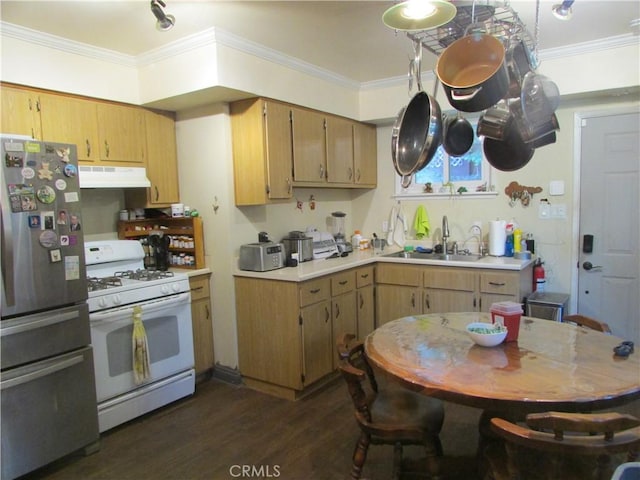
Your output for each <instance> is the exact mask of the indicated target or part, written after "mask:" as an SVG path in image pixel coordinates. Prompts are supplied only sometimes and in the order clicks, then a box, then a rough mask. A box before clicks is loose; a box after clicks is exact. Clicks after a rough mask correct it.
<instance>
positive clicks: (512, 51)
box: [506, 36, 532, 97]
mask: <svg viewBox="0 0 640 480" xmlns="http://www.w3.org/2000/svg"><path fill="white" fill-rule="evenodd" d="M531 58H532V55H531V52H530V51H529V47H527V44H526V43H525V42H524V41H523V40H522V39H521V38H519V37H517V36H514V37H512V38H511V39H510V40H509V48H507V56H506V61H507V71H508V73H509V92H508V96H509V97H520V93H521V92H522V81H523V80H524V76H525V75H526V74H527V73H529V72H530V71H531V62H530V59H531Z"/></svg>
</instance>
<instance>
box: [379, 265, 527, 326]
mask: <svg viewBox="0 0 640 480" xmlns="http://www.w3.org/2000/svg"><path fill="white" fill-rule="evenodd" d="M531 275H532V267H531V266H529V267H527V268H525V269H523V270H520V271H513V270H488V269H487V270H484V269H477V268H457V267H437V266H431V265H428V266H418V265H406V264H387V263H381V264H378V266H377V270H376V321H377V326H380V325H382V324H384V323H387V322H389V321H391V320H394V319H396V318H400V317H404V316H409V315H418V314H421V313H438V312H488V311H489V309H490V308H491V304H492V303H494V302H501V301H512V302H522V301H523V298H524V297H526V296H527V295H529V294H530V293H531Z"/></svg>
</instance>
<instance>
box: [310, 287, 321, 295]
mask: <svg viewBox="0 0 640 480" xmlns="http://www.w3.org/2000/svg"><path fill="white" fill-rule="evenodd" d="M319 291H320V289H319V288H314V289H313V290H309V293H313V294H314V295H315V294H316V293H318V292H319Z"/></svg>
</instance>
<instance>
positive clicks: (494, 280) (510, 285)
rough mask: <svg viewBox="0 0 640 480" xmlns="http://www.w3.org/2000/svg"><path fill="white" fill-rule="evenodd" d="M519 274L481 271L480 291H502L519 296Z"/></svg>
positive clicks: (502, 292)
mask: <svg viewBox="0 0 640 480" xmlns="http://www.w3.org/2000/svg"><path fill="white" fill-rule="evenodd" d="M519 277H520V276H519V274H516V275H511V274H509V273H507V272H495V273H484V272H483V273H481V274H480V291H481V292H483V293H501V294H505V295H515V296H516V297H517V296H518V288H519Z"/></svg>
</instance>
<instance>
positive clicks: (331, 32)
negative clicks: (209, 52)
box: [0, 0, 640, 82]
mask: <svg viewBox="0 0 640 480" xmlns="http://www.w3.org/2000/svg"><path fill="white" fill-rule="evenodd" d="M559 1H560V0H553V1H552V0H542V1H541V3H540V29H539V49H540V51H541V53H544V51H545V50H549V49H556V48H562V47H568V46H570V45H576V44H580V43H583V42H597V41H601V40H603V39H609V38H611V37H618V36H631V35H633V33H636V34H637V32H638V26H637V23H638V19H639V18H640V2H639V1H638V0H622V1H611V0H604V1H594V0H577V1H576V2H575V3H574V5H573V10H574V14H573V18H572V19H571V20H570V21H568V22H561V21H559V20H557V19H555V18H554V17H553V16H552V14H551V6H552V5H553V4H554V3H557V2H559ZM165 3H166V4H167V7H166V8H165V12H166V13H169V14H172V15H174V16H175V17H176V25H175V27H174V28H173V29H172V30H170V31H167V32H159V31H157V30H156V29H155V27H154V25H155V18H154V17H153V15H152V13H151V10H150V2H149V1H148V0H134V1H131V0H77V1H31V0H21V1H10V0H1V1H0V14H1V19H2V21H3V22H7V23H11V24H15V25H19V26H23V27H26V28H29V29H34V30H38V31H41V32H46V33H49V34H52V35H56V36H59V37H63V38H66V39H69V40H74V41H76V42H81V43H85V44H89V45H93V46H96V47H101V48H104V49H108V50H113V51H115V52H119V53H122V54H126V55H131V56H136V55H140V54H143V53H147V52H149V51H151V50H154V49H158V48H162V47H163V46H166V45H168V44H170V43H172V42H178V41H180V40H181V39H183V38H185V37H187V36H190V35H193V34H196V33H200V32H202V31H204V30H207V29H210V28H211V27H216V28H219V29H221V30H224V31H226V32H229V33H231V34H234V35H237V36H239V37H242V38H244V39H247V40H250V41H252V42H256V43H258V44H261V45H263V46H265V47H268V48H270V49H273V50H276V51H278V52H281V53H282V54H285V55H288V56H291V57H295V58H297V59H300V60H304V61H305V62H307V63H310V64H312V65H315V66H316V67H320V68H323V69H326V70H328V71H330V72H332V73H334V74H337V75H341V76H343V77H346V78H347V79H350V80H354V81H357V82H367V81H374V80H381V79H386V78H391V77H397V76H400V75H405V74H406V72H407V67H408V59H409V56H410V55H411V54H412V44H411V42H410V40H409V39H408V38H407V37H406V35H404V34H403V33H398V34H396V33H395V32H394V31H393V30H391V29H389V28H388V27H386V26H385V25H384V24H383V23H382V21H381V17H382V14H383V13H384V11H385V10H386V9H387V8H388V7H390V6H391V5H393V4H394V2H391V1H340V2H330V1H211V0H208V1H207V0H166V2H165ZM454 3H455V4H457V5H471V3H472V2H470V1H466V2H462V1H460V0H458V1H454ZM510 5H511V7H512V8H513V9H514V10H515V11H516V12H517V13H518V15H519V16H520V18H521V20H522V21H523V22H524V23H525V25H526V26H527V28H528V30H529V31H530V33H531V34H534V33H535V18H536V2H535V1H533V0H514V1H512V2H511V3H510ZM632 24H633V25H635V27H632V26H631V25H632ZM635 38H636V39H637V38H640V37H635ZM434 62H435V56H431V58H429V54H426V55H425V60H424V61H423V68H424V69H425V70H426V69H430V68H433V65H434Z"/></svg>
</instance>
